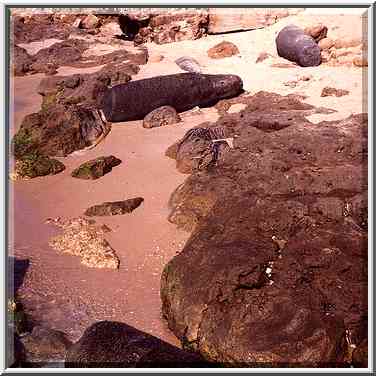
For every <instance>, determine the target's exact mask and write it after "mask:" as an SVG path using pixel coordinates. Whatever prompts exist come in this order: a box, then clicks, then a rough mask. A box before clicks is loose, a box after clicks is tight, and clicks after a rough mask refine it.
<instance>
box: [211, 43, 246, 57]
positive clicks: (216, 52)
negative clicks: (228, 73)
mask: <svg viewBox="0 0 376 376" xmlns="http://www.w3.org/2000/svg"><path fill="white" fill-rule="evenodd" d="M238 53H239V49H238V47H236V46H235V44H234V43H231V42H227V41H223V42H221V43H218V44H216V45H215V46H213V47H212V48H210V49H209V50H208V56H209V57H210V58H212V59H222V58H224V57H230V56H233V55H237V54H238Z"/></svg>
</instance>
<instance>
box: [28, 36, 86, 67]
mask: <svg viewBox="0 0 376 376" xmlns="http://www.w3.org/2000/svg"><path fill="white" fill-rule="evenodd" d="M88 47H89V44H88V43H87V42H86V41H84V40H82V39H69V40H66V41H63V42H58V43H54V44H53V45H52V46H50V47H47V48H43V49H41V50H39V51H38V52H37V53H36V54H35V55H34V59H35V61H36V62H37V64H38V65H33V66H32V69H33V70H35V71H40V69H41V68H40V65H46V64H54V65H55V66H63V65H70V64H72V63H74V62H76V61H78V60H80V59H81V56H82V53H83V52H84V51H85V50H86V49H87V48H88Z"/></svg>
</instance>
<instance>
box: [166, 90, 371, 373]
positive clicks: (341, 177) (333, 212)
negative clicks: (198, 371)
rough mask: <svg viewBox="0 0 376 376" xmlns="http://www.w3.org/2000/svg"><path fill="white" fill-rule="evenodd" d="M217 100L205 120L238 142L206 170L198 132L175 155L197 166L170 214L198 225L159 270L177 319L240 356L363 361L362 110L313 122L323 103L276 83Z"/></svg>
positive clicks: (171, 315) (189, 334)
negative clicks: (218, 111) (198, 161)
mask: <svg viewBox="0 0 376 376" xmlns="http://www.w3.org/2000/svg"><path fill="white" fill-rule="evenodd" d="M237 101H238V102H241V103H245V104H246V105H247V106H246V108H245V109H244V110H242V111H240V112H239V113H230V112H227V109H228V108H229V107H230V105H232V104H234V103H237ZM218 106H221V107H222V108H223V110H222V114H223V115H222V117H221V118H220V119H219V120H218V121H217V122H216V123H212V124H210V123H209V124H205V125H200V128H225V129H226V135H225V136H226V138H231V137H232V138H233V143H234V148H233V149H227V151H226V152H224V153H222V152H220V153H219V155H218V156H217V161H216V163H215V164H211V165H209V167H208V168H203V169H198V168H197V166H196V165H194V164H193V165H192V162H191V161H192V156H193V155H195V156H200V155H203V154H205V153H206V152H207V150H208V149H209V148H210V147H211V143H212V141H210V139H208V138H207V137H206V135H207V132H202V131H199V132H194V133H191V135H192V137H185V138H183V142H182V141H180V142H179V143H178V144H179V147H178V148H176V147H175V148H171V149H170V153H169V155H170V156H171V157H174V158H176V160H177V167H178V168H179V170H181V168H180V167H181V166H183V171H184V172H191V175H190V176H189V177H188V179H187V180H186V181H185V183H184V184H183V185H181V186H180V187H178V189H177V190H176V191H175V193H174V194H173V195H172V197H171V200H170V207H171V214H170V217H169V220H170V221H171V222H173V223H176V224H177V225H178V226H179V227H181V228H183V229H186V230H188V231H193V232H192V235H191V237H190V239H189V240H188V242H187V243H186V245H185V247H184V249H183V251H182V252H181V253H180V254H178V255H177V256H175V257H174V258H173V259H172V260H171V261H170V262H169V263H168V264H167V265H166V267H165V269H164V271H163V275H162V281H161V298H162V310H163V314H164V316H165V317H166V319H167V321H168V325H169V328H170V329H171V330H172V331H173V332H174V333H175V335H176V336H177V337H178V338H179V339H180V340H181V342H182V344H183V345H184V346H185V347H186V348H190V349H194V350H195V351H198V352H199V353H200V354H201V355H203V356H204V357H205V358H206V359H208V360H211V361H215V362H219V363H225V364H227V365H231V366H246V367H253V366H272V367H276V366H277V367H278V366H279V367H285V366H290V367H291V366H292V365H294V366H295V365H296V366H309V367H322V366H335V367H337V366H346V365H347V366H349V365H351V364H352V365H355V366H357V365H359V364H362V365H363V366H364V364H367V358H366V354H367V351H366V350H364V348H365V346H366V345H365V343H366V340H367V178H366V177H367V172H366V170H367V115H366V114H358V115H353V116H350V117H349V118H347V119H344V120H341V121H323V122H321V123H319V124H313V123H310V122H309V121H308V120H307V119H306V118H305V116H306V115H307V114H310V113H312V112H313V111H319V112H320V111H322V109H315V108H314V107H313V106H310V105H308V104H305V103H303V102H301V100H300V99H299V98H298V97H295V96H291V95H290V96H286V97H283V96H280V95H277V94H273V93H267V92H259V93H257V94H255V95H253V96H249V97H241V98H239V99H238V100H237V99H232V100H225V101H222V103H221V102H220V103H219V104H218ZM171 150H174V152H172V153H171ZM219 323H220V324H219ZM354 349H355V351H354ZM358 357H361V360H360V359H359V358H358Z"/></svg>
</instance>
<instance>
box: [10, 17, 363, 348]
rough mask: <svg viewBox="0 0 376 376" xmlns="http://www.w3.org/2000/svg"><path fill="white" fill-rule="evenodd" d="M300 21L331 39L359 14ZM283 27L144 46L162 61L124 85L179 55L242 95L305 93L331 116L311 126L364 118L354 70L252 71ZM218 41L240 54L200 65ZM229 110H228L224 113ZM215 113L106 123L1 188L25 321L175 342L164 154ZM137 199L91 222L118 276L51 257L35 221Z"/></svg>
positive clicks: (26, 91) (26, 103)
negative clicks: (159, 123)
mask: <svg viewBox="0 0 376 376" xmlns="http://www.w3.org/2000/svg"><path fill="white" fill-rule="evenodd" d="M310 17H312V16H308V15H306V16H305V18H304V14H301V15H299V16H298V17H295V21H296V20H297V22H298V23H299V22H300V24H301V25H302V26H304V25H305V24H310V23H311V22H312V23H315V22H317V21H321V20H323V21H325V23H326V24H328V26H330V27H331V28H333V30H332V32H334V30H335V33H336V34H337V35H338V33H340V32H342V33H345V34H346V33H347V34H348V33H349V28H348V25H350V24H351V25H353V24H354V22H355V21H354V20H356V22H357V23H356V25H357V30H358V29H359V27H360V28H361V22H360V17H359V16H347V18H346V16H338V15H332V16H330V17H329V16H325V17H324V18H321V19H320V17H318V16H315V17H313V18H310ZM354 17H355V18H354ZM299 20H300V21H299ZM303 21H304V22H303ZM288 22H294V17H289V19H286V20H283V23H281V24H276V25H274V26H272V27H270V28H267V29H263V30H255V31H249V32H244V33H232V34H226V35H221V36H211V37H207V38H203V39H201V40H197V41H184V42H179V43H173V44H170V45H163V46H156V45H148V48H149V49H150V52H151V56H153V54H162V55H164V56H165V59H164V60H162V61H161V62H158V63H157V62H154V63H153V62H150V63H148V64H147V65H146V66H145V67H142V69H141V71H140V73H139V74H138V75H137V76H136V77H134V79H137V78H141V77H150V76H154V75H160V74H171V73H177V72H181V70H180V69H179V68H178V67H177V66H176V65H175V64H174V60H175V59H176V58H177V57H179V56H184V55H185V56H187V55H188V56H191V57H193V58H196V59H197V60H198V61H199V62H200V63H201V64H202V65H203V66H204V71H205V73H225V72H227V73H235V74H239V75H240V76H241V77H242V79H243V80H244V84H245V88H246V90H248V91H249V92H250V93H252V94H253V93H255V92H257V91H259V90H268V91H273V92H277V93H280V94H288V93H303V94H305V95H307V96H308V98H307V100H306V101H307V102H309V103H312V104H314V105H317V106H325V107H328V108H333V109H336V110H337V111H338V112H336V113H334V114H332V115H322V114H320V115H315V117H314V116H312V117H311V118H310V120H311V121H315V122H316V121H320V120H323V119H327V120H333V119H337V118H338V119H340V118H345V117H347V116H348V115H349V114H351V113H358V112H362V111H365V107H364V101H362V99H364V98H365V95H366V88H365V87H363V85H362V82H364V77H365V76H364V71H363V72H362V69H359V68H347V67H323V66H322V67H315V68H307V69H304V68H300V67H296V68H291V69H278V68H272V67H271V66H270V62H269V61H268V60H266V61H265V62H263V63H260V64H255V61H256V59H257V56H258V55H259V54H260V53H261V52H263V51H266V52H269V53H272V54H274V53H275V51H274V48H275V47H274V36H275V32H276V30H278V29H280V28H281V27H282V26H283V25H284V24H286V23H288ZM334 26H338V27H337V28H334ZM358 31H359V30H358ZM330 32H331V29H330V31H329V33H330ZM222 40H228V41H231V42H234V43H235V44H236V45H237V46H238V47H239V50H240V52H241V54H240V56H234V57H231V58H226V59H223V60H220V61H215V62H213V61H210V59H209V58H208V57H207V55H206V51H207V49H208V48H210V47H211V46H213V45H214V44H216V43H218V42H220V41H222ZM266 41H267V43H266ZM274 61H275V60H274ZM91 71H93V69H91ZM73 72H77V70H73V69H71V68H69V69H68V68H61V69H60V70H59V73H60V74H70V73H73ZM79 72H83V70H79ZM302 74H310V75H312V79H311V80H310V81H308V82H302V83H299V84H298V86H297V87H296V88H293V89H291V88H290V87H286V86H285V85H284V82H285V81H289V80H291V79H296V78H297V77H299V76H300V75H302ZM42 77H44V76H43V75H34V76H29V77H22V78H15V79H14V80H13V88H14V90H13V92H14V93H15V95H14V106H13V108H12V110H14V111H12V110H11V116H12V118H11V124H12V125H13V127H12V128H11V130H10V133H11V134H13V133H14V131H15V129H17V128H18V127H19V125H20V122H21V121H22V118H23V117H24V116H25V115H26V114H29V113H31V112H36V111H38V110H39V108H40V103H41V97H40V96H39V95H38V94H37V93H36V88H37V86H38V83H39V81H40V79H41V78H42ZM328 85H329V86H333V87H336V88H339V89H348V90H349V91H350V94H349V95H348V96H345V97H341V98H336V97H327V98H321V97H320V94H321V90H322V88H323V87H324V86H328ZM232 110H237V109H236V108H235V106H234V108H233V109H232ZM217 116H218V115H217V112H216V110H215V109H213V108H211V109H205V110H203V111H202V112H201V114H199V115H194V114H192V113H191V114H186V115H183V119H184V121H183V122H182V123H180V124H178V125H172V126H167V127H161V128H154V129H144V128H142V126H141V122H130V123H119V124H114V125H113V128H112V131H111V132H110V134H109V135H108V136H107V137H106V139H105V140H104V141H103V142H102V143H101V144H99V145H98V146H97V147H96V148H94V149H92V150H89V151H86V152H80V153H75V154H73V155H71V156H69V157H67V158H62V159H61V160H62V161H63V163H64V164H65V166H66V170H65V171H64V172H63V173H61V174H58V175H55V176H48V177H43V178H36V179H33V180H28V181H16V182H10V194H11V197H10V199H11V201H10V207H11V214H12V215H11V218H10V226H11V238H10V245H11V246H10V253H11V254H14V255H15V256H16V257H18V258H26V259H29V260H30V261H31V264H30V267H29V269H28V272H27V274H26V278H25V281H24V284H23V286H22V287H21V288H20V290H19V293H20V296H21V298H23V300H24V301H25V303H26V306H27V308H28V309H29V310H31V313H32V314H33V317H35V318H36V319H37V320H40V321H41V322H43V324H44V325H47V326H49V327H52V328H55V329H60V330H63V331H65V332H66V333H67V334H68V335H69V336H70V338H71V339H72V340H76V339H78V338H79V337H80V335H81V334H82V331H83V330H84V329H85V328H86V327H87V326H88V325H89V324H91V323H93V322H94V321H97V320H105V319H107V320H118V321H122V322H125V323H127V324H129V325H133V326H135V327H136V328H138V329H141V330H144V331H146V332H148V333H151V334H154V335H156V336H158V337H160V338H162V339H164V340H166V341H168V342H170V343H173V344H176V345H178V341H177V339H176V338H175V337H174V336H173V335H172V334H171V333H170V331H169V330H168V329H167V327H166V324H165V322H164V320H163V319H162V318H161V314H160V309H161V302H160V298H159V281H160V275H161V271H162V270H163V267H164V265H165V264H166V262H167V261H168V260H169V259H171V258H172V257H173V256H174V254H175V253H176V252H179V251H180V250H181V249H182V247H183V246H184V243H185V241H186V240H187V238H188V236H189V234H187V233H185V232H183V231H180V230H177V229H176V227H175V226H174V225H172V224H170V223H169V222H168V221H167V216H168V208H167V203H168V200H169V197H170V194H171V193H172V192H173V190H174V189H175V188H176V187H177V186H178V185H179V184H181V183H182V182H183V181H184V179H185V178H186V176H185V175H182V174H180V173H178V172H177V171H176V169H175V166H174V161H173V160H170V159H168V158H167V157H165V156H164V152H165V150H166V148H167V147H168V146H170V145H171V144H172V143H174V142H175V141H176V140H177V139H179V138H180V137H182V135H183V134H184V133H185V132H186V131H187V130H188V129H190V128H192V127H193V126H195V125H197V124H199V123H201V122H204V121H207V120H216V118H217ZM111 154H112V155H114V156H116V157H117V158H120V159H121V160H122V161H123V163H122V164H121V165H120V166H118V167H115V168H114V169H113V171H112V172H111V173H109V174H107V175H105V176H104V177H103V178H100V179H98V180H96V181H86V180H80V179H74V178H72V177H71V176H70V173H71V171H72V170H73V169H74V168H76V167H77V166H78V165H79V164H80V163H82V162H84V161H87V160H89V159H92V158H95V157H98V156H103V155H111ZM137 196H141V197H143V198H144V199H145V201H144V203H143V204H142V205H141V206H140V207H139V208H137V209H136V210H135V211H134V212H133V213H132V214H127V215H122V216H114V217H101V218H98V219H97V222H98V223H105V224H106V225H108V226H109V227H110V228H111V229H112V230H113V232H111V233H109V234H108V236H107V239H108V241H109V242H110V244H111V246H112V247H113V248H114V249H115V251H116V253H117V255H118V256H119V258H120V262H121V264H120V269H119V270H117V271H114V270H101V269H89V268H87V267H85V266H83V265H81V264H80V259H79V258H78V257H74V256H70V255H66V254H59V253H58V252H56V251H55V250H53V249H51V248H50V247H49V246H48V241H49V239H50V237H51V236H53V235H55V234H57V233H58V232H59V231H60V230H59V229H58V228H55V227H54V226H53V225H47V224H44V221H45V220H46V219H47V218H49V217H58V216H60V217H63V218H73V217H77V216H80V215H82V214H83V212H84V211H85V210H86V209H87V208H88V207H89V206H91V205H94V204H99V203H102V202H104V201H116V200H122V199H127V198H132V197H137ZM192 278H193V276H192Z"/></svg>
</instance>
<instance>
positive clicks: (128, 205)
mask: <svg viewBox="0 0 376 376" xmlns="http://www.w3.org/2000/svg"><path fill="white" fill-rule="evenodd" d="M143 201H144V199H143V198H142V197H136V198H130V199H128V200H124V201H114V202H104V203H103V204H99V205H94V206H91V207H90V208H88V209H87V210H86V211H85V215H87V216H89V217H93V216H106V215H122V214H127V213H132V211H133V210H135V209H136V208H138V207H139V206H140V205H141V204H142V202H143Z"/></svg>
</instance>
